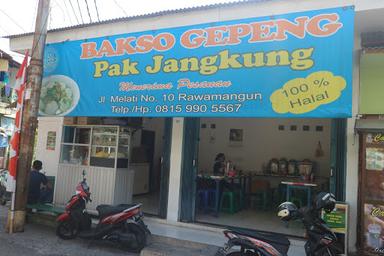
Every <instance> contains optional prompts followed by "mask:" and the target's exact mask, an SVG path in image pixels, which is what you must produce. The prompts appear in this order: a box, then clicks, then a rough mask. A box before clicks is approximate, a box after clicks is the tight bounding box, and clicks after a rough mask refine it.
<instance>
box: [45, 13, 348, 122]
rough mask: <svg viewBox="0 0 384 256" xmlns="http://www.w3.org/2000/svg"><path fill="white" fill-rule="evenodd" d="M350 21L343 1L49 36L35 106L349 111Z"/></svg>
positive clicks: (230, 112)
mask: <svg viewBox="0 0 384 256" xmlns="http://www.w3.org/2000/svg"><path fill="white" fill-rule="evenodd" d="M353 21H354V10H353V7H344V8H336V9H324V10H316V11H309V12H304V13H292V14H286V15H279V16H273V17H263V18H249V19H242V20H231V21H223V22H215V23H209V24H199V25H191V26H186V27H178V28H169V29H161V30H155V31H153V30H152V31H146V32H138V33H130V34H122V35H114V36H108V37H101V38H91V39H87V40H79V41H65V42H61V43H55V44H50V45H47V46H46V49H45V55H44V80H43V85H42V88H41V99H40V107H39V112H40V115H47V116H148V117H150V116H151V117H156V116H158V117H165V116H168V117H171V116H199V117H208V116H209V117H350V116H351V108H352V50H353V33H354V29H353V28H354V25H353ZM111 26H112V25H111Z"/></svg>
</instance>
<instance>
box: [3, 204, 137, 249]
mask: <svg viewBox="0 0 384 256" xmlns="http://www.w3.org/2000/svg"><path fill="white" fill-rule="evenodd" d="M6 214H7V208H6V207H3V206H0V256H3V255H4V256H24V255H27V256H42V255H44V256H65V255H68V256H76V255H79V256H80V255H81V256H96V255H97V256H120V255H125V256H134V255H137V254H130V253H127V252H124V251H122V250H120V249H117V248H114V247H113V245H111V244H109V243H106V242H104V243H103V244H98V243H97V242H96V243H94V244H93V245H92V246H91V247H90V248H88V244H89V242H88V241H85V240H81V239H76V240H71V241H64V240H61V239H59V238H57V237H56V236H55V232H54V230H53V229H52V228H49V227H44V226H40V225H35V224H28V225H27V226H26V228H25V232H24V233H17V234H12V235H10V234H7V233H5V231H4V225H5V221H6V218H5V216H6Z"/></svg>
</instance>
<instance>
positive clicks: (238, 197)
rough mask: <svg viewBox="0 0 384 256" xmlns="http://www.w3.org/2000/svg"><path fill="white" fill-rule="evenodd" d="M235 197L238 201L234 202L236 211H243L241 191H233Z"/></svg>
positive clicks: (243, 204) (243, 203)
mask: <svg viewBox="0 0 384 256" xmlns="http://www.w3.org/2000/svg"><path fill="white" fill-rule="evenodd" d="M235 195H236V200H238V201H236V207H237V211H240V210H242V209H244V206H245V202H244V194H243V191H241V190H238V191H235Z"/></svg>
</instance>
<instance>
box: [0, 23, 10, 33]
mask: <svg viewBox="0 0 384 256" xmlns="http://www.w3.org/2000/svg"><path fill="white" fill-rule="evenodd" d="M0 29H1V30H3V31H4V32H5V33H6V34H8V35H9V31H8V30H6V29H5V28H4V27H2V26H1V25H0Z"/></svg>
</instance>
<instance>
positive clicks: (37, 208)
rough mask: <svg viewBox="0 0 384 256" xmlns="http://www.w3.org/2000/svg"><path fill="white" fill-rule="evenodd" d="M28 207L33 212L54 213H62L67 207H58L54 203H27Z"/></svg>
mask: <svg viewBox="0 0 384 256" xmlns="http://www.w3.org/2000/svg"><path fill="white" fill-rule="evenodd" d="M27 209H31V210H32V212H40V213H49V214H52V215H60V214H62V213H63V212H64V211H65V209H64V208H63V207H57V206H55V205H53V204H42V203H38V204H27Z"/></svg>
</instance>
